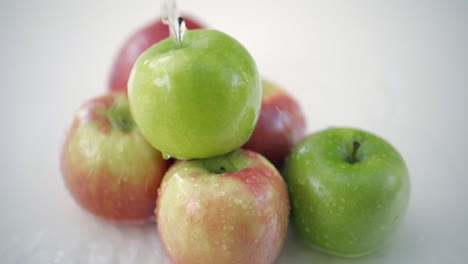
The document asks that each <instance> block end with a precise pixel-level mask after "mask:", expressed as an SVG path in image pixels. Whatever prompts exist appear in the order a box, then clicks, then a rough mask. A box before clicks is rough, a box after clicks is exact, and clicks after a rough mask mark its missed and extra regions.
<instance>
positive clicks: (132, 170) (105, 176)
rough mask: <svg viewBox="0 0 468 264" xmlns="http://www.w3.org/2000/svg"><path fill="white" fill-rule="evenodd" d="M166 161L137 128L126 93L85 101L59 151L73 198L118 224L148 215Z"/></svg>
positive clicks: (151, 208) (82, 205) (144, 218)
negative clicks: (60, 151) (118, 222)
mask: <svg viewBox="0 0 468 264" xmlns="http://www.w3.org/2000/svg"><path fill="white" fill-rule="evenodd" d="M167 163H168V161H165V160H163V159H162V157H161V153H160V152H159V151H157V150H156V149H154V148H153V147H151V145H150V144H149V143H148V142H147V141H146V140H145V139H144V138H143V136H142V135H141V134H140V132H139V131H138V128H137V127H136V125H135V123H134V122H133V119H132V117H131V115H130V109H129V105H128V99H127V97H126V95H125V94H108V95H105V96H102V97H98V98H95V99H93V100H90V101H88V102H86V103H85V104H83V106H82V107H81V108H80V109H79V110H78V111H77V113H76V114H75V117H74V119H73V123H72V125H71V127H70V129H69V131H68V133H67V137H66V140H65V144H64V145H63V147H62V153H61V169H62V174H63V179H64V181H65V184H66V186H67V187H68V190H69V191H70V193H71V195H72V196H73V198H74V199H75V200H76V202H77V203H78V204H79V205H80V206H81V207H83V208H84V209H86V210H87V211H89V212H91V213H92V214H94V215H96V216H99V217H101V218H104V219H108V220H116V221H122V222H124V221H143V220H148V219H151V217H152V216H153V211H154V208H155V200H156V196H157V189H158V187H159V185H160V183H161V179H162V176H163V175H164V173H165V172H166V169H167Z"/></svg>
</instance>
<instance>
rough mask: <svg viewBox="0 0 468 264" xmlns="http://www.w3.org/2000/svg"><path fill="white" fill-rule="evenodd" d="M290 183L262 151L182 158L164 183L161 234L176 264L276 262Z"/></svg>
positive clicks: (160, 205)
mask: <svg viewBox="0 0 468 264" xmlns="http://www.w3.org/2000/svg"><path fill="white" fill-rule="evenodd" d="M286 188H287V187H286V185H285V183H284V181H283V179H282V177H281V176H280V174H279V173H278V171H277V170H276V169H275V167H274V166H273V165H272V164H271V163H270V162H269V161H268V160H266V159H265V158H263V157H262V156H261V155H260V154H258V153H255V152H252V151H248V150H236V151H233V152H231V153H228V154H226V155H223V156H218V157H214V158H210V159H200V160H189V161H177V162H176V163H175V164H174V165H173V166H172V167H171V168H170V169H169V170H168V171H167V173H166V175H165V176H164V179H163V183H162V185H161V188H160V191H159V196H158V203H157V204H158V206H157V208H156V211H155V214H156V217H157V223H158V232H159V235H160V238H161V240H162V242H163V244H164V247H165V249H166V252H167V254H168V256H169V257H170V259H171V260H172V261H173V262H174V263H205V264H210V263H213V264H215V263H216V264H218V263H224V264H230V263H232V264H238V263H242V264H250V263H251V264H264V263H268V264H270V263H274V261H275V259H276V258H277V256H278V254H279V252H280V250H281V248H282V247H283V244H284V241H285V238H286V232H287V226H288V217H289V202H288V193H287V189H286Z"/></svg>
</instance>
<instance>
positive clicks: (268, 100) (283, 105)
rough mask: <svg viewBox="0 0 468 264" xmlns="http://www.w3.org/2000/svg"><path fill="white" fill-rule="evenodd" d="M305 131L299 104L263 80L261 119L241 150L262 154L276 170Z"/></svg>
mask: <svg viewBox="0 0 468 264" xmlns="http://www.w3.org/2000/svg"><path fill="white" fill-rule="evenodd" d="M305 128H306V122H305V118H304V115H303V113H302V111H301V107H300V105H299V103H298V102H297V101H296V100H295V99H294V98H293V97H292V96H290V95H289V94H288V93H286V92H285V91H284V90H283V89H281V88H280V87H278V86H277V85H275V84H273V83H271V82H269V81H267V80H265V79H264V80H263V95H262V108H261V111H260V117H259V119H258V122H257V125H256V126H255V130H254V132H253V134H252V136H251V137H250V139H249V141H247V143H246V144H245V145H244V146H243V148H246V149H250V150H253V151H255V152H258V153H260V154H262V155H263V156H264V157H265V158H267V159H268V160H269V161H271V162H272V163H273V164H274V165H275V166H276V167H277V168H279V167H281V165H282V164H283V161H284V159H285V158H286V156H287V155H288V154H289V152H290V151H291V149H292V148H293V147H294V145H295V144H296V143H297V142H298V141H299V140H301V139H302V138H303V137H304V135H305Z"/></svg>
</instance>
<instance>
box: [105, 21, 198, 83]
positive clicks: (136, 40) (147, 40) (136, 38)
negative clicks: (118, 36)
mask: <svg viewBox="0 0 468 264" xmlns="http://www.w3.org/2000/svg"><path fill="white" fill-rule="evenodd" d="M183 17H184V19H185V23H186V25H187V28H188V29H197V28H203V26H202V25H201V24H200V23H199V22H198V21H197V20H196V19H194V18H191V17H190V16H187V15H183ZM169 35H170V33H169V26H168V25H166V24H164V23H162V21H161V18H158V19H156V20H155V21H154V22H153V23H151V24H149V25H147V26H145V27H144V28H141V29H140V30H138V31H137V32H135V33H134V34H133V35H132V36H131V37H130V38H129V39H128V40H127V41H126V42H125V43H124V45H123V46H122V48H121V49H120V51H119V52H118V54H117V57H116V58H115V60H114V64H113V67H112V71H111V74H110V79H109V89H110V90H111V91H114V92H127V83H128V78H129V76H130V72H131V71H132V68H133V65H134V64H135V62H136V60H137V59H138V57H139V56H140V55H141V54H142V53H143V52H144V51H145V50H147V49H148V48H149V47H151V46H153V45H154V44H156V43H158V42H159V41H161V40H163V39H165V38H167V37H169Z"/></svg>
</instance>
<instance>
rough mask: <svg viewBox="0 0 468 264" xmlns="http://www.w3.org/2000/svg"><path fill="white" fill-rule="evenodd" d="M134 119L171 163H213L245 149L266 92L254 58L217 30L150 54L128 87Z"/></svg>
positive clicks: (192, 34) (160, 47) (165, 43)
mask: <svg viewBox="0 0 468 264" xmlns="http://www.w3.org/2000/svg"><path fill="white" fill-rule="evenodd" d="M128 88H129V91H128V93H129V100H130V107H131V110H132V114H133V116H134V118H135V121H136V123H137V125H138V127H139V129H140V131H141V133H142V134H143V135H144V136H145V138H146V139H147V140H148V141H149V142H150V143H151V144H152V145H153V146H154V147H155V148H157V149H158V150H160V151H161V152H162V153H163V154H165V155H166V156H172V157H175V158H178V159H192V158H208V157H214V156H218V155H222V154H225V153H228V152H230V151H232V150H234V149H237V148H239V147H240V146H242V145H243V144H244V143H245V142H246V141H247V140H248V139H249V137H250V135H251V134H252V132H253V130H254V127H255V124H256V122H257V119H258V116H259V112H260V107H261V97H262V86H261V80H260V78H259V74H258V71H257V67H256V65H255V62H254V60H253V58H252V56H251V55H250V54H249V52H248V51H247V50H246V49H245V48H244V47H243V46H242V45H241V44H240V43H239V42H238V41H236V40H235V39H234V38H232V37H230V36H228V35H226V34H224V33H222V32H219V31H216V30H190V31H187V32H186V33H185V35H184V37H183V40H182V42H181V44H179V43H178V41H176V39H175V38H173V37H170V38H167V39H166V40H163V41H161V42H159V43H158V44H156V45H154V46H152V47H151V48H149V49H148V50H147V51H146V52H144V53H143V54H142V55H141V56H140V57H139V58H138V60H137V62H136V64H135V66H134V67H133V70H132V73H131V75H130V80H129V84H128Z"/></svg>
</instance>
